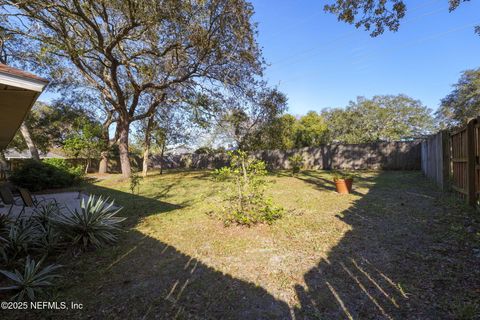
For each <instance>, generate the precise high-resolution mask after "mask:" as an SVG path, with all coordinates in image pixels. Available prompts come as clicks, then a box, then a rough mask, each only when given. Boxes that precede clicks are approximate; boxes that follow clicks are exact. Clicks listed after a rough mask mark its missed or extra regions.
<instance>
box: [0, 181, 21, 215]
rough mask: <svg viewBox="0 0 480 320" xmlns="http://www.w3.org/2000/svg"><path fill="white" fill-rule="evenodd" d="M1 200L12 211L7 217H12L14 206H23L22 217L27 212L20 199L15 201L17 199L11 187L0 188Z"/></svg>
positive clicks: (9, 211)
mask: <svg viewBox="0 0 480 320" xmlns="http://www.w3.org/2000/svg"><path fill="white" fill-rule="evenodd" d="M0 198H1V199H2V202H3V204H4V205H6V206H10V209H9V210H8V214H7V215H10V213H11V211H12V209H13V207H14V206H22V210H21V211H20V215H21V214H22V213H23V212H24V211H25V204H24V203H22V202H20V199H15V197H14V196H13V193H12V190H11V189H10V188H9V187H7V186H1V187H0Z"/></svg>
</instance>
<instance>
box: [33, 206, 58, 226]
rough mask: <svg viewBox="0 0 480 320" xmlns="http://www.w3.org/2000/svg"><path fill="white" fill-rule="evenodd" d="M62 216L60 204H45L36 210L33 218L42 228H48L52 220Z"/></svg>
mask: <svg viewBox="0 0 480 320" xmlns="http://www.w3.org/2000/svg"><path fill="white" fill-rule="evenodd" d="M59 214H60V207H59V204H58V203H56V202H45V203H42V204H41V205H39V206H38V207H36V208H35V209H34V214H33V215H32V217H33V218H34V219H35V220H36V221H38V222H39V223H40V224H41V225H42V226H44V227H46V226H47V225H48V224H49V223H50V220H51V219H52V218H54V217H55V216H57V215H59Z"/></svg>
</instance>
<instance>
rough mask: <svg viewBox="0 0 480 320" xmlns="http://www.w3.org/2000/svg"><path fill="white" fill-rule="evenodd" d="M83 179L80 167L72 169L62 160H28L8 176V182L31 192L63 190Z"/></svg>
mask: <svg viewBox="0 0 480 320" xmlns="http://www.w3.org/2000/svg"><path fill="white" fill-rule="evenodd" d="M83 177H84V173H83V169H82V167H81V166H77V167H73V166H71V165H70V164H68V163H67V161H65V160H64V159H46V160H44V161H42V162H38V161H34V160H28V161H25V163H24V164H23V165H22V166H21V167H20V168H18V169H16V170H15V171H13V173H12V175H11V176H10V178H9V179H10V181H11V182H12V183H14V184H15V185H17V186H19V187H24V188H27V189H29V190H31V191H39V190H45V189H56V188H65V187H70V186H72V185H75V184H78V183H79V182H80V181H82V179H83Z"/></svg>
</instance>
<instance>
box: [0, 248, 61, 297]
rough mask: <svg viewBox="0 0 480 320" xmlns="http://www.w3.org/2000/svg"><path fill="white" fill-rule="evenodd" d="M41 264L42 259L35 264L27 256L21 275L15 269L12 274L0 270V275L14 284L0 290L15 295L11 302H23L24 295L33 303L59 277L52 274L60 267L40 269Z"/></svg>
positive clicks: (51, 266) (53, 266)
mask: <svg viewBox="0 0 480 320" xmlns="http://www.w3.org/2000/svg"><path fill="white" fill-rule="evenodd" d="M42 262H43V259H42V260H40V261H39V262H38V263H36V262H35V260H33V259H31V258H30V256H27V259H26V261H25V270H24V272H23V274H22V273H21V272H20V271H18V270H16V269H15V271H14V272H10V271H7V270H0V273H2V274H3V275H4V276H6V277H7V278H8V279H10V280H11V281H13V282H14V284H13V285H11V286H8V287H2V288H0V290H1V291H13V292H14V293H15V294H14V295H13V296H12V297H11V299H12V300H18V301H24V298H25V295H26V296H27V297H28V298H29V299H30V300H32V301H35V295H36V294H37V295H38V294H40V293H42V292H43V290H44V289H45V287H49V286H52V285H53V283H52V280H54V279H56V278H59V277H60V275H58V274H55V273H54V271H55V270H57V269H58V268H60V267H61V266H60V265H53V264H52V265H48V266H46V267H45V268H43V269H41V268H40V266H41V264H42Z"/></svg>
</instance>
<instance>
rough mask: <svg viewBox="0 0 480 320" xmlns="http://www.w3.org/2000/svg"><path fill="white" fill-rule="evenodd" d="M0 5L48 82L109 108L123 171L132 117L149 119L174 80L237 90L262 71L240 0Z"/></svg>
mask: <svg viewBox="0 0 480 320" xmlns="http://www.w3.org/2000/svg"><path fill="white" fill-rule="evenodd" d="M0 3H1V4H2V14H3V17H5V18H6V22H5V23H4V30H5V32H7V33H9V34H15V35H16V36H21V37H23V38H27V39H29V40H30V42H29V48H21V49H23V50H24V51H27V52H29V53H33V54H34V55H35V57H34V58H35V59H38V60H41V62H45V64H44V66H48V67H49V68H50V71H51V72H52V75H54V77H55V80H58V81H59V82H62V81H63V82H64V83H65V82H66V81H65V80H68V79H71V80H72V81H81V82H82V83H83V85H84V86H85V87H89V88H91V89H92V90H95V91H96V92H98V93H99V95H100V97H101V99H102V100H104V102H105V106H106V107H105V108H106V109H107V111H108V108H111V109H112V110H113V111H114V113H115V115H116V133H117V138H118V139H117V143H118V146H119V151H120V162H121V168H122V173H123V175H124V176H125V177H128V176H129V175H130V172H131V168H130V162H129V155H128V141H129V129H130V124H131V123H132V122H133V121H137V120H141V119H145V118H148V117H151V116H152V115H153V114H154V113H155V112H156V111H157V109H158V108H159V107H160V106H161V105H162V103H163V102H164V101H165V99H167V98H168V97H169V95H172V94H175V92H178V87H179V86H183V85H187V86H189V87H192V86H193V87H202V88H203V89H205V90H210V91H217V92H218V91H222V90H230V89H231V90H239V89H241V88H242V87H243V86H246V85H251V84H252V83H255V81H256V79H257V76H259V75H261V72H262V68H263V61H262V59H261V52H260V49H259V48H258V45H257V43H256V40H255V34H256V30H255V26H254V25H253V24H252V23H251V16H252V14H253V8H252V6H251V5H250V4H249V3H248V2H246V1H244V0H195V1H182V0H137V1H134V0H110V1H107V0H98V1H92V0H0ZM19 49H20V48H19ZM99 105H101V104H100V103H99Z"/></svg>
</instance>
